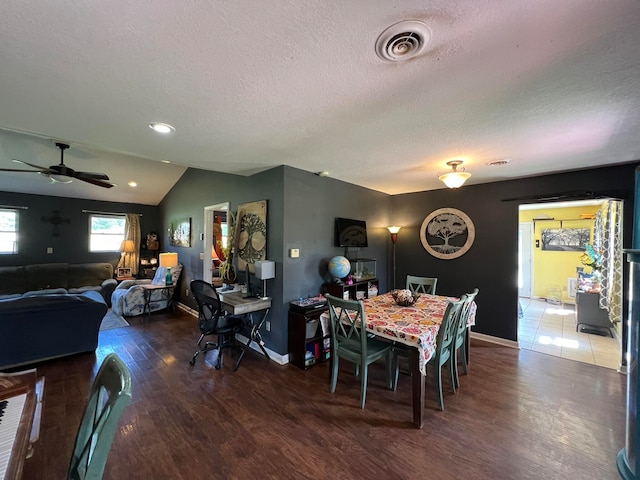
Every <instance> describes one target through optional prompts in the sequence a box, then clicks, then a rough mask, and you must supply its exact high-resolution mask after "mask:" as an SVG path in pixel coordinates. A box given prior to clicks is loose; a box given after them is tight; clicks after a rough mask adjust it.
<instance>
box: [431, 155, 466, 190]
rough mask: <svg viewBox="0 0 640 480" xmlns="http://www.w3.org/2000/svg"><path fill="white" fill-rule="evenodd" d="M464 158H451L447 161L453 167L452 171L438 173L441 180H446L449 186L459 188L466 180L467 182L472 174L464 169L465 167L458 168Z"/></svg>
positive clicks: (445, 182)
mask: <svg viewBox="0 0 640 480" xmlns="http://www.w3.org/2000/svg"><path fill="white" fill-rule="evenodd" d="M462 163H463V162H462V160H451V161H450V162H447V165H449V166H450V167H451V171H450V172H447V173H443V174H442V175H441V174H438V178H439V179H440V181H442V182H444V184H445V185H446V186H447V187H449V188H458V187H461V186H462V185H463V184H464V182H466V181H467V180H468V179H469V177H471V174H470V173H469V172H465V171H464V167H463V168H462V169H461V170H458V167H459V166H460V165H462Z"/></svg>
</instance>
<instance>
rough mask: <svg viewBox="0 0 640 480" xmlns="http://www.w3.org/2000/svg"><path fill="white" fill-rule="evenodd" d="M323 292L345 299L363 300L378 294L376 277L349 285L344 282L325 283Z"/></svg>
mask: <svg viewBox="0 0 640 480" xmlns="http://www.w3.org/2000/svg"><path fill="white" fill-rule="evenodd" d="M323 291H324V292H323V293H328V294H329V295H333V296H334V297H338V298H343V299H345V300H364V299H365V298H371V297H375V296H376V295H378V279H377V278H370V279H368V280H362V281H359V282H353V283H352V284H351V285H348V284H346V283H325V284H324V286H323Z"/></svg>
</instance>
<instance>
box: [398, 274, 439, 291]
mask: <svg viewBox="0 0 640 480" xmlns="http://www.w3.org/2000/svg"><path fill="white" fill-rule="evenodd" d="M437 283H438V279H437V278H434V277H416V276H415V275H407V284H406V289H407V290H411V291H412V292H413V293H416V292H417V293H427V294H429V295H435V294H436V284H437Z"/></svg>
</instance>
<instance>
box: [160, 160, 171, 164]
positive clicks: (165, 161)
mask: <svg viewBox="0 0 640 480" xmlns="http://www.w3.org/2000/svg"><path fill="white" fill-rule="evenodd" d="M162 163H171V162H170V161H169V160H162Z"/></svg>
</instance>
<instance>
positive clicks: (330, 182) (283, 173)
mask: <svg viewBox="0 0 640 480" xmlns="http://www.w3.org/2000/svg"><path fill="white" fill-rule="evenodd" d="M258 200H267V259H269V260H273V261H274V262H275V263H276V278H275V279H273V280H269V281H268V282H267V290H268V294H269V296H271V297H272V299H273V304H272V308H271V311H270V312H269V317H268V320H269V321H270V322H271V331H270V332H267V331H266V330H265V329H263V330H262V336H263V338H264V340H265V343H266V346H267V348H269V349H271V350H272V351H274V352H277V353H279V354H282V355H286V354H287V353H288V345H287V344H288V329H289V322H288V311H289V302H290V301H292V300H297V299H298V298H299V297H307V296H313V295H317V294H318V293H320V292H321V288H322V284H323V283H324V282H325V281H326V280H327V279H328V277H327V273H326V264H327V262H328V260H329V259H330V258H331V257H333V256H335V255H342V254H343V253H344V251H343V249H341V248H338V247H334V246H333V238H334V231H333V228H334V220H335V217H340V216H342V217H353V218H358V219H362V220H366V221H367V226H368V229H369V247H368V248H363V249H361V251H360V252H359V254H360V256H367V257H372V258H376V259H377V260H378V262H377V264H378V265H377V268H378V271H380V272H382V273H383V274H385V273H386V271H387V263H386V262H387V259H386V256H387V253H388V251H387V249H388V247H387V238H388V236H389V234H388V231H387V230H386V228H385V227H386V225H387V222H388V218H389V212H390V197H389V196H388V195H385V194H382V193H379V192H375V191H372V190H369V189H366V188H362V187H358V186H355V185H351V184H348V183H345V182H340V181H338V180H334V179H331V178H320V177H318V176H317V175H314V174H312V173H309V172H305V171H302V170H298V169H295V168H291V167H287V166H281V167H276V168H273V169H270V170H268V171H265V172H262V173H259V174H256V175H252V176H251V177H242V176H237V175H228V174H223V173H218V172H211V171H204V170H198V169H189V170H187V171H186V172H185V174H184V175H183V176H182V178H181V179H180V180H179V181H178V182H177V183H176V185H175V186H174V187H173V189H172V190H171V191H170V192H169V194H167V196H166V197H165V198H164V199H163V201H162V203H161V204H160V210H161V215H162V219H163V220H162V222H163V228H162V230H161V231H162V235H161V240H162V241H163V242H168V231H167V230H168V226H169V222H170V221H171V219H174V218H184V217H191V233H192V246H191V247H190V248H186V247H168V249H167V250H168V251H175V252H177V253H178V258H179V260H180V262H181V263H182V264H183V265H184V266H185V270H184V271H183V274H182V277H181V283H180V286H179V287H180V288H179V296H180V302H182V303H184V304H186V305H188V306H189V307H191V308H193V309H196V308H197V305H196V303H195V300H194V299H193V297H192V296H191V294H190V292H189V293H187V290H188V288H189V284H190V282H191V280H194V279H201V278H202V277H203V272H202V260H201V259H200V253H203V241H202V240H200V235H201V234H203V233H204V207H206V206H209V205H215V204H218V203H223V202H230V209H231V211H233V212H236V211H237V209H238V205H239V204H241V203H247V202H253V201H258ZM291 248H298V249H299V250H300V252H301V253H300V257H299V258H297V259H294V258H290V257H289V250H290V249H291ZM239 275H240V280H241V281H244V275H243V272H239ZM253 282H255V280H254V279H252V283H253ZM381 287H383V288H386V280H384V279H381ZM195 328H196V325H195V322H194V334H196V333H197V331H196V330H195Z"/></svg>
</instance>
